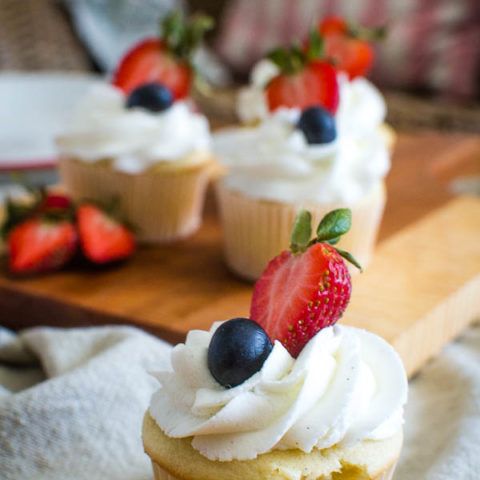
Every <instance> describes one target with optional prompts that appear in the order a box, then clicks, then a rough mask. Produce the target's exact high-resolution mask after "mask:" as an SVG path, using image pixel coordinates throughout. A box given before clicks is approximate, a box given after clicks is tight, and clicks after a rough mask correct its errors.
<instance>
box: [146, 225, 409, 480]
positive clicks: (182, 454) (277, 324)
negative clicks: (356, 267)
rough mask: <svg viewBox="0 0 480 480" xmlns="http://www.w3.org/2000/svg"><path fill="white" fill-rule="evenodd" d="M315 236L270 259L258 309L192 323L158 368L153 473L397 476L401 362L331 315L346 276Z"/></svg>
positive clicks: (367, 479) (238, 479) (403, 383)
mask: <svg viewBox="0 0 480 480" xmlns="http://www.w3.org/2000/svg"><path fill="white" fill-rule="evenodd" d="M330 233H332V232H330ZM324 234H325V230H324ZM297 236H298V235H297ZM300 237H302V238H304V237H305V235H300ZM308 240H309V238H307V241H308ZM315 240H316V242H315V243H310V245H305V242H304V241H303V243H302V241H301V239H300V241H299V243H298V244H296V245H295V249H296V253H293V252H288V251H285V252H283V253H282V254H281V255H280V256H278V257H277V258H275V259H274V260H272V262H271V263H270V264H269V266H268V267H267V269H266V270H265V272H264V273H263V274H262V276H261V278H260V280H259V281H258V282H257V284H256V286H255V290H254V294H253V298H252V305H251V319H245V318H236V319H232V320H229V321H227V322H224V323H216V324H214V325H213V326H212V328H211V329H210V331H208V332H207V331H199V330H194V331H191V332H190V333H189V334H188V336H187V339H186V342H185V344H179V345H177V346H176V347H175V348H174V349H173V351H172V355H171V364H172V368H171V369H170V370H168V371H162V372H155V373H154V376H155V377H156V378H157V379H158V380H159V381H160V383H161V388H160V390H158V391H157V392H156V393H155V394H154V395H153V396H152V399H151V402H150V407H149V410H148V411H147V413H146V415H145V418H144V424H143V442H144V446H145V450H146V452H147V454H148V455H149V456H150V458H151V460H152V464H153V469H154V473H155V478H156V480H160V479H162V480H163V479H168V480H176V479H178V480H207V479H208V480H210V479H214V478H228V479H230V480H251V479H258V480H264V479H272V480H273V479H279V478H282V479H285V480H298V479H299V478H305V479H315V480H347V479H348V480H371V479H376V480H390V479H391V478H392V476H393V471H394V469H395V464H396V462H397V459H398V457H399V455H400V450H401V447H402V441H403V434H402V424H403V407H404V404H405V402H406V398H407V379H406V374H405V370H404V367H403V365H402V362H401V360H400V358H399V356H398V354H397V353H396V352H395V351H394V349H393V348H392V347H391V346H390V345H389V344H388V343H387V342H385V341H384V340H382V339H381V338H380V337H378V336H377V335H375V334H373V333H369V332H367V331H364V330H361V329H358V328H354V327H346V326H341V325H333V324H334V323H335V321H336V320H337V319H338V318H339V317H340V316H341V314H342V313H343V311H344V309H345V306H346V304H347V303H348V299H349V296H350V287H351V282H350V276H349V273H348V270H347V268H346V266H345V264H344V263H343V260H342V259H341V258H340V256H339V255H338V254H337V253H336V252H335V250H334V249H333V247H332V246H330V245H328V244H326V243H322V242H320V240H321V239H319V238H317V239H315ZM327 266H328V268H329V272H328V275H327V277H328V279H327V278H325V267H327ZM292 271H295V272H296V273H298V274H299V275H298V277H295V278H293V277H292V275H289V273H291V272H292ZM307 272H308V274H307ZM319 285H322V286H323V288H320V287H319ZM327 299H328V300H327ZM317 302H318V304H321V308H318V309H316V310H312V313H311V315H309V316H308V317H307V318H304V315H303V313H304V310H305V309H309V308H310V309H312V307H311V306H310V304H313V305H316V304H317ZM326 305H327V306H328V308H324V307H325V306H326ZM280 311H281V312H283V315H282V316H278V313H279V312H280ZM300 332H303V334H302V335H301V334H300Z"/></svg>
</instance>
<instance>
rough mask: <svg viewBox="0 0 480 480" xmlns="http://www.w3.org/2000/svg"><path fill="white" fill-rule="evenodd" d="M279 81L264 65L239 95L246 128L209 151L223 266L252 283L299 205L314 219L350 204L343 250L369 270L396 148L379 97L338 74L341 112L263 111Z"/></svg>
mask: <svg viewBox="0 0 480 480" xmlns="http://www.w3.org/2000/svg"><path fill="white" fill-rule="evenodd" d="M325 68H327V67H325ZM330 68H332V67H330ZM278 74H279V69H278V68H277V66H276V65H275V64H273V63H272V62H271V61H269V60H262V61H261V62H260V63H259V64H258V65H257V66H256V67H255V68H254V70H253V72H252V76H251V79H252V83H251V85H250V87H248V88H245V89H243V90H242V91H241V92H240V95H239V100H238V113H239V116H240V118H241V120H242V121H243V122H244V124H245V126H244V127H240V128H232V129H229V130H223V131H220V132H218V133H216V134H215V135H214V150H215V152H216V154H217V155H218V157H219V159H220V161H221V162H222V163H223V164H224V165H225V166H226V167H227V174H226V175H225V176H224V177H223V178H221V179H219V181H218V182H217V187H216V188H217V198H218V204H219V210H220V214H221V219H222V224H223V234H224V251H225V257H226V262H227V264H228V266H229V267H230V268H231V269H232V270H233V271H234V272H236V273H237V274H239V275H240V276H242V277H244V278H246V279H249V280H254V279H256V278H258V276H259V275H260V273H261V272H262V270H263V268H265V265H266V264H267V261H268V259H269V258H271V257H272V256H274V255H276V254H277V253H278V252H280V251H281V250H283V249H284V248H285V247H287V246H288V241H289V232H290V229H291V226H292V223H293V220H294V218H295V215H296V213H297V212H298V211H299V210H300V209H301V208H307V209H308V210H310V211H311V212H312V214H313V215H314V217H315V218H316V219H317V220H318V219H320V218H321V217H322V216H323V215H324V214H325V213H326V212H327V211H329V210H331V209H333V208H337V207H340V206H346V207H349V208H350V209H351V210H352V214H353V218H354V222H353V225H354V227H352V230H351V231H350V232H349V234H348V235H346V236H345V238H343V239H342V243H341V244H340V247H341V248H345V249H348V250H350V251H351V252H352V253H353V254H354V255H355V257H356V258H357V259H358V260H359V262H360V263H361V264H362V265H364V266H366V265H368V262H369V260H370V257H371V255H372V251H373V247H374V244H375V241H376V236H377V233H378V229H379V225H380V220H381V217H382V213H383V210H384V206H385V200H386V192H385V183H384V179H385V176H386V174H387V172H388V170H389V168H390V153H389V151H390V149H391V148H392V147H393V142H394V133H393V131H392V130H391V129H390V128H389V127H388V126H386V125H385V123H384V118H385V111H386V109H385V103H384V101H383V98H382V96H381V94H380V93H379V91H378V90H377V89H376V88H375V87H374V86H373V85H372V84H371V83H370V82H369V81H368V80H366V79H365V78H362V77H358V78H355V79H353V80H349V79H348V78H347V76H346V75H345V74H343V73H337V74H336V83H337V85H338V102H337V103H338V106H337V104H335V103H333V107H332V102H330V108H329V109H330V112H329V111H328V109H327V108H322V107H321V106H316V107H312V108H308V109H304V110H303V111H302V109H300V108H295V107H291V108H285V107H278V108H276V109H275V110H273V111H269V108H268V106H267V98H266V93H265V86H266V85H270V86H271V82H272V78H273V79H275V78H278V77H276V76H277V75H278ZM269 88H270V87H269ZM331 88H332V89H333V88H334V87H331ZM332 111H335V113H334V114H333V115H331V112H332Z"/></svg>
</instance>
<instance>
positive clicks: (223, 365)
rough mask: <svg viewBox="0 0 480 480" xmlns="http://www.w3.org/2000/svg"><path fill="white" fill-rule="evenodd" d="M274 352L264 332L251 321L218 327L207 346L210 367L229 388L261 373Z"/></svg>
mask: <svg viewBox="0 0 480 480" xmlns="http://www.w3.org/2000/svg"><path fill="white" fill-rule="evenodd" d="M271 350H272V342H271V341H270V339H269V338H268V335H267V334H266V333H265V330H263V328H262V327H261V326H260V325H259V324H258V323H257V322H254V321H253V320H250V319H249V318H233V319H232V320H228V321H227V322H225V323H223V324H222V325H220V327H218V329H217V330H216V331H215V333H214V334H213V336H212V339H211V340H210V345H209V347H208V368H209V369H210V372H211V374H212V375H213V378H215V380H216V381H217V382H218V383H220V384H221V385H223V386H224V387H226V388H231V387H235V386H237V385H240V384H241V383H243V382H244V381H245V380H246V379H247V378H250V377H251V376H252V375H253V374H254V373H256V372H258V371H259V370H260V369H261V368H262V365H263V363H264V362H265V359H266V358H267V357H268V355H269V354H270V351H271Z"/></svg>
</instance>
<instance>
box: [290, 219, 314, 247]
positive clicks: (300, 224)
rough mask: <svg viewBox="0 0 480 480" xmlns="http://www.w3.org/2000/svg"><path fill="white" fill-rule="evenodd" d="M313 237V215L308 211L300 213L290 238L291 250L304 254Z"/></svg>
mask: <svg viewBox="0 0 480 480" xmlns="http://www.w3.org/2000/svg"><path fill="white" fill-rule="evenodd" d="M311 236H312V214H311V213H310V212H308V211H307V210H300V212H298V215H297V218H296V219H295V223H294V224H293V230H292V235H291V237H290V249H291V250H292V252H293V253H299V252H304V251H305V250H306V249H307V247H308V244H309V242H310V238H311Z"/></svg>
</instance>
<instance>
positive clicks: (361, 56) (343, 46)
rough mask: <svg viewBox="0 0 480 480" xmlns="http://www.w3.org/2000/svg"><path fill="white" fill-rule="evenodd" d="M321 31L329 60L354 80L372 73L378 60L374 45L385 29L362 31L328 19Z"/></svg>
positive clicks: (339, 21) (337, 20)
mask: <svg viewBox="0 0 480 480" xmlns="http://www.w3.org/2000/svg"><path fill="white" fill-rule="evenodd" d="M318 30H319V32H320V33H321V35H322V36H323V38H324V39H325V51H326V57H327V58H328V59H329V60H331V61H332V62H333V64H334V65H335V67H336V68H337V69H338V70H341V71H344V72H346V73H347V75H348V77H349V78H350V79H353V78H355V77H359V76H363V75H366V74H367V73H368V71H369V70H370V68H371V66H372V64H373V61H374V59H375V52H374V50H373V47H372V45H371V43H370V42H372V41H374V40H378V39H380V38H381V37H383V36H384V34H385V30H384V29H383V28H378V29H367V28H360V27H358V26H355V25H352V24H349V23H347V22H346V21H345V20H344V19H343V18H341V17H334V16H333V17H327V18H325V19H324V20H323V21H322V22H321V23H320V25H319V26H318Z"/></svg>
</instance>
